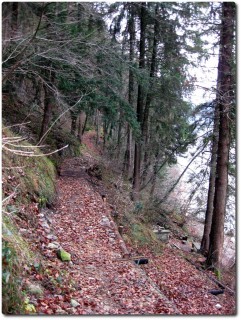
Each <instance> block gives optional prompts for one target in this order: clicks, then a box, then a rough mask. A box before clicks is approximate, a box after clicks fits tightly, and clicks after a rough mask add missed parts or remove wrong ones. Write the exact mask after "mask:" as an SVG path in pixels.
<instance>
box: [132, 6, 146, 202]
mask: <svg viewBox="0 0 241 320" xmlns="http://www.w3.org/2000/svg"><path fill="white" fill-rule="evenodd" d="M140 25H141V34H140V57H139V69H144V68H145V42H146V3H145V2H143V3H141V13H140ZM143 105H144V88H143V85H142V83H139V85H138V96H137V109H136V113H137V121H138V122H139V124H140V128H141V131H142V122H143ZM141 140H142V137H139V138H138V140H137V141H136V143H135V156H134V176H133V200H135V201H136V200H139V198H140V184H141V155H142V143H141Z"/></svg>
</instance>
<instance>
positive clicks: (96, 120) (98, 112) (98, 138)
mask: <svg viewBox="0 0 241 320" xmlns="http://www.w3.org/2000/svg"><path fill="white" fill-rule="evenodd" d="M95 125H96V140H95V144H96V145H98V144H99V143H100V111H99V110H98V109H97V110H96V117H95Z"/></svg>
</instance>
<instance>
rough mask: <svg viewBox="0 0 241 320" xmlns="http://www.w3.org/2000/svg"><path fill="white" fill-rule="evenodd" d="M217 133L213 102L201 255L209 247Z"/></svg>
mask: <svg viewBox="0 0 241 320" xmlns="http://www.w3.org/2000/svg"><path fill="white" fill-rule="evenodd" d="M218 135H219V106H218V104H216V103H215V112H214V126H213V139H212V151H211V161H210V174H209V186H208V199H207V208H206V214H205V223H204V231H203V237H202V241H201V249H200V251H201V252H202V254H203V255H205V256H206V255H207V253H208V249H209V237H210V231H211V226H212V217H213V202H214V194H215V178H216V164H217V151H218Z"/></svg>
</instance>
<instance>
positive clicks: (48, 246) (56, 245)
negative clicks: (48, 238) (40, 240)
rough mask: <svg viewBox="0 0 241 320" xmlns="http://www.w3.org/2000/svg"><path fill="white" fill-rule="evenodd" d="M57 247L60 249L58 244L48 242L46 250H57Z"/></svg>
mask: <svg viewBox="0 0 241 320" xmlns="http://www.w3.org/2000/svg"><path fill="white" fill-rule="evenodd" d="M59 247H60V244H59V243H58V242H50V243H49V244H48V245H47V248H48V249H59Z"/></svg>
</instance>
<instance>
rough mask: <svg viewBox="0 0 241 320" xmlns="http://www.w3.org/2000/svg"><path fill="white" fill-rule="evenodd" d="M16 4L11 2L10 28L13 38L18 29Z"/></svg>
mask: <svg viewBox="0 0 241 320" xmlns="http://www.w3.org/2000/svg"><path fill="white" fill-rule="evenodd" d="M18 4H19V3H18V2H13V3H12V22H11V27H12V31H13V36H14V35H15V33H16V32H17V29H18Z"/></svg>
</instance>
